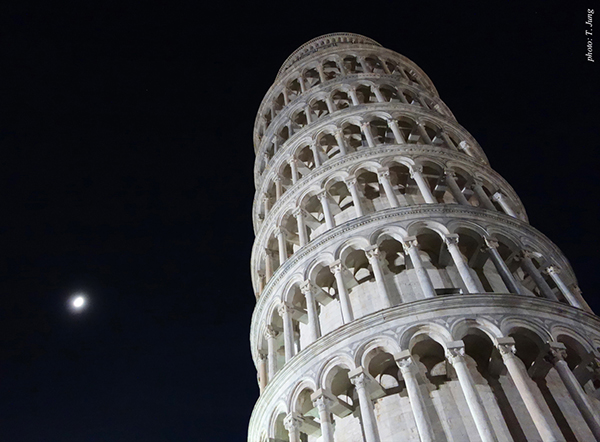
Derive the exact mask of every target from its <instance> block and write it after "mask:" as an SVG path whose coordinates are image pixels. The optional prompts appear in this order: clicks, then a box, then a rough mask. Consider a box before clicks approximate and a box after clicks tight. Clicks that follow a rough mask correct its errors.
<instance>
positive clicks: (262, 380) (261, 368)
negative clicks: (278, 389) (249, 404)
mask: <svg viewBox="0 0 600 442" xmlns="http://www.w3.org/2000/svg"><path fill="white" fill-rule="evenodd" d="M258 382H259V388H260V392H261V393H262V392H263V391H264V390H265V387H266V386H267V355H265V354H264V353H259V354H258Z"/></svg>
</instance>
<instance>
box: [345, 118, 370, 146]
mask: <svg viewBox="0 0 600 442" xmlns="http://www.w3.org/2000/svg"><path fill="white" fill-rule="evenodd" d="M342 130H343V132H342V133H343V136H344V141H345V143H346V148H347V149H348V150H349V151H350V150H358V149H360V148H361V147H367V146H368V144H367V140H366V138H365V137H364V135H363V133H362V132H361V130H360V126H358V125H356V124H354V123H348V124H345V125H344V126H343V128H342Z"/></svg>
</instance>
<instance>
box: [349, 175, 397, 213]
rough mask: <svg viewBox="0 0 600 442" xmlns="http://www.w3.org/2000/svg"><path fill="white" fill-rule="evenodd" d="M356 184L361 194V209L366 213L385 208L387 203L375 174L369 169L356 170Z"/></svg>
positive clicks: (387, 205)
mask: <svg viewBox="0 0 600 442" xmlns="http://www.w3.org/2000/svg"><path fill="white" fill-rule="evenodd" d="M356 186H357V188H358V191H359V192H360V193H361V194H362V195H363V209H364V211H365V212H366V213H371V212H376V211H378V210H382V209H387V208H388V207H389V203H388V202H387V201H385V196H384V195H383V191H382V189H381V187H380V184H379V178H378V177H377V174H376V173H375V172H373V171H371V170H367V169H360V170H358V171H356Z"/></svg>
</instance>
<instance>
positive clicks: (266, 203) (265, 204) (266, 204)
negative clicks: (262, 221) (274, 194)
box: [262, 193, 270, 218]
mask: <svg viewBox="0 0 600 442" xmlns="http://www.w3.org/2000/svg"><path fill="white" fill-rule="evenodd" d="M262 202H263V210H264V212H265V218H266V217H267V215H268V214H269V209H270V207H269V195H267V194H266V193H263V196H262Z"/></svg>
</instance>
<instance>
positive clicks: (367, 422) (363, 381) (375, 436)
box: [349, 367, 380, 442]
mask: <svg viewBox="0 0 600 442" xmlns="http://www.w3.org/2000/svg"><path fill="white" fill-rule="evenodd" d="M349 375H351V377H350V382H352V383H353V384H354V386H355V387H356V393H357V394H358V405H359V406H360V416H361V421H362V426H363V432H364V435H365V442H380V439H379V431H378V430H377V420H376V419H375V413H374V412H373V402H372V401H371V398H370V396H369V392H368V390H367V382H369V378H368V377H367V375H366V374H365V373H364V371H363V369H362V367H359V368H358V369H355V370H352V371H351V372H350V373H349Z"/></svg>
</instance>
